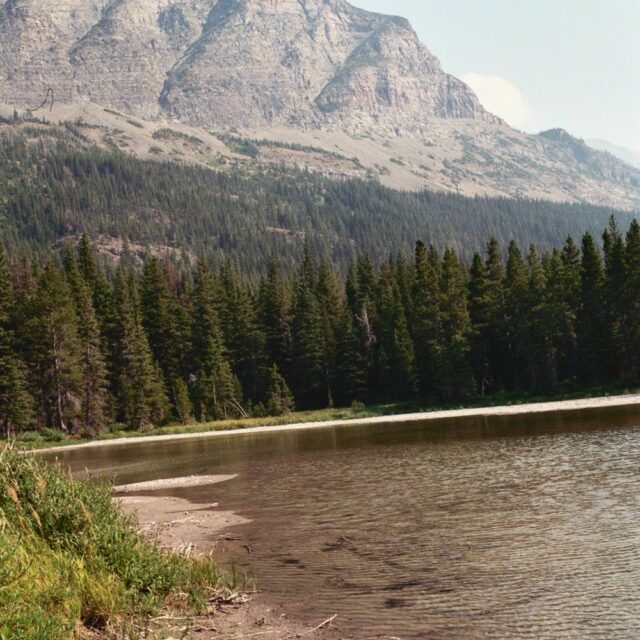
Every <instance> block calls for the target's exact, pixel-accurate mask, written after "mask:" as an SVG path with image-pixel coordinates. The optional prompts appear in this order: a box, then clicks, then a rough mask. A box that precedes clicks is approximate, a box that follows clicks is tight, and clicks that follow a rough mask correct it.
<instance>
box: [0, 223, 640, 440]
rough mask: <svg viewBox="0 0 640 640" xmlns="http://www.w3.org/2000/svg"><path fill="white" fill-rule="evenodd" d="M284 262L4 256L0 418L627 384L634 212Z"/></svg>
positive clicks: (214, 414)
mask: <svg viewBox="0 0 640 640" xmlns="http://www.w3.org/2000/svg"><path fill="white" fill-rule="evenodd" d="M290 271H291V275H286V274H285V270H284V269H283V265H282V264H280V263H279V261H278V259H276V258H275V257H272V258H271V259H270V260H269V261H268V265H267V266H266V268H264V269H263V270H262V271H261V272H260V274H259V277H258V278H253V277H251V278H250V277H248V276H246V275H240V274H239V273H238V272H237V271H236V270H235V269H234V268H233V267H232V266H231V263H230V262H228V263H226V264H224V265H223V266H222V267H220V268H216V269H212V268H211V267H209V266H207V265H206V264H205V262H200V263H199V264H197V265H196V266H194V267H191V268H187V267H178V266H176V264H175V263H174V262H172V261H171V260H161V259H159V258H157V257H150V258H149V259H147V260H146V262H145V263H144V265H143V266H142V268H138V267H137V266H136V264H135V262H134V261H133V260H132V259H131V257H130V256H129V255H127V254H126V253H125V255H123V256H122V258H121V260H120V263H119V266H118V267H117V270H115V271H114V272H112V273H105V272H104V271H103V270H102V269H101V268H100V267H99V263H98V261H97V259H96V255H95V253H94V251H93V249H92V245H91V242H90V241H89V239H88V238H87V237H86V236H84V237H83V238H82V239H81V240H80V242H79V243H77V244H76V245H69V246H67V247H66V248H65V250H64V251H63V253H62V255H61V256H60V255H59V254H58V253H56V254H52V255H51V257H50V258H49V259H47V260H43V261H41V262H36V261H30V259H29V258H28V257H20V256H14V257H11V258H9V257H7V255H6V254H5V252H4V251H2V252H1V253H0V429H2V431H3V432H4V434H5V435H6V434H9V433H15V432H18V431H20V430H26V429H32V428H34V427H48V428H52V429H56V430H60V431H63V432H68V433H77V434H81V435H85V436H88V437H90V436H94V435H96V434H98V433H100V432H101V431H102V430H103V429H105V428H107V427H108V426H109V425H112V424H114V423H123V424H126V425H127V426H128V427H129V428H131V429H144V428H146V427H148V426H150V425H157V424H162V423H165V422H178V421H179V422H184V423H186V422H189V421H191V420H198V421H213V420H219V419H224V418H228V417H237V416H245V415H258V416H260V415H263V416H264V415H279V414H283V413H287V412H290V411H292V410H293V409H294V408H296V409H315V408H323V407H328V406H350V405H352V404H353V403H374V402H375V403H379V402H396V401H405V400H413V401H416V400H419V401H420V402H423V403H425V404H428V403H433V404H442V403H452V402H462V401H465V400H469V399H472V398H476V397H482V396H490V395H494V394H497V393H500V392H504V391H508V392H522V393H524V392H536V393H538V392H539V393H553V392H557V391H558V390H560V389H563V390H566V389H580V388H588V387H592V386H594V385H602V384H606V385H615V384H620V385H636V384H638V383H639V382H640V225H639V224H638V223H637V222H635V221H634V222H632V223H631V225H630V226H629V227H628V229H626V228H625V229H623V230H622V229H619V228H618V227H617V225H616V222H615V220H614V219H613V218H612V219H611V221H610V222H609V225H608V227H607V229H606V230H605V231H604V234H603V236H602V242H600V238H597V239H596V238H594V237H592V236H591V235H590V234H588V233H587V234H585V235H584V237H583V238H582V240H581V243H580V246H578V245H577V244H576V243H574V241H573V240H571V238H569V239H567V240H566V242H565V243H564V245H563V246H561V247H558V248H555V249H551V250H547V251H541V250H539V249H537V248H536V247H535V246H533V245H532V246H531V247H529V248H528V249H526V250H525V251H523V250H522V249H521V248H520V247H519V246H518V245H517V244H516V243H515V242H511V243H510V244H509V245H508V246H506V247H505V246H501V245H500V243H499V242H497V241H496V240H494V239H490V240H489V241H488V243H487V244H486V249H485V251H484V252H483V253H482V254H481V253H476V254H475V255H473V256H472V258H471V260H464V259H461V257H460V256H459V255H457V253H456V252H455V251H453V250H451V249H447V250H445V251H443V252H440V251H438V250H437V249H436V248H435V247H433V246H427V245H425V244H424V243H423V242H422V241H418V242H417V243H416V244H415V251H414V253H413V255H406V254H403V253H397V254H394V255H393V256H392V257H390V258H388V259H386V260H384V261H382V262H376V261H375V260H374V259H372V257H371V256H370V255H369V254H368V253H360V254H358V255H357V256H356V257H355V258H354V259H353V260H351V261H350V262H349V263H348V266H347V268H346V273H345V275H341V272H340V271H338V270H337V269H336V268H335V265H334V264H331V263H330V262H329V261H328V260H327V259H326V258H325V257H323V255H317V254H315V253H314V252H313V250H312V249H311V248H310V246H309V244H308V243H307V244H305V246H304V251H303V257H302V259H301V260H300V262H299V263H298V264H297V266H296V268H295V269H292V270H290Z"/></svg>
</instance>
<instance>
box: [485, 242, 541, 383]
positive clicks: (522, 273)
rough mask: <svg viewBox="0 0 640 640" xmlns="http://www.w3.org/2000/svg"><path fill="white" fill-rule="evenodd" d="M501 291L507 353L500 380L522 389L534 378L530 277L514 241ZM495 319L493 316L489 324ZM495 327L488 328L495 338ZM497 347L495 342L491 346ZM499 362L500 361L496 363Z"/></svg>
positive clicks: (503, 341) (503, 342)
mask: <svg viewBox="0 0 640 640" xmlns="http://www.w3.org/2000/svg"><path fill="white" fill-rule="evenodd" d="M501 290H502V294H501V295H502V296H503V298H502V304H503V309H502V313H503V314H504V319H503V322H502V324H501V326H502V330H503V332H504V335H503V339H502V344H503V347H504V349H505V351H506V353H505V354H504V356H503V357H502V359H501V361H502V362H503V363H504V364H503V366H504V369H501V370H500V371H501V378H502V379H504V380H505V383H504V385H505V387H506V388H507V389H509V390H518V391H519V390H521V389H523V388H526V387H527V385H529V384H531V381H532V379H533V376H534V372H533V366H534V365H533V362H532V356H531V325H530V322H529V317H528V314H529V310H530V309H529V302H530V301H529V277H528V273H527V266H526V264H525V261H524V259H523V257H522V252H521V251H520V248H519V247H518V245H516V243H515V242H513V241H512V242H510V243H509V247H508V250H507V268H506V272H505V276H504V285H503V286H501ZM495 320H497V318H496V316H495V314H492V319H491V322H493V321H495ZM495 329H496V328H495V327H492V328H491V331H492V333H493V334H494V336H495ZM497 344H499V343H498V340H496V342H495V343H494V347H495V345H497ZM498 362H499V360H498Z"/></svg>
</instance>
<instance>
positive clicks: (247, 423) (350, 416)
mask: <svg viewBox="0 0 640 640" xmlns="http://www.w3.org/2000/svg"><path fill="white" fill-rule="evenodd" d="M638 391H639V390H636V389H633V390H632V389H627V388H620V387H593V388H591V389H588V390H582V391H575V390H570V391H566V392H560V393H556V394H553V395H543V394H523V393H518V394H514V393H511V394H510V393H502V394H496V395H494V396H487V397H482V398H476V399H474V400H469V401H467V402H464V403H455V404H430V403H427V402H425V403H421V402H417V401H416V402H404V403H395V404H377V405H368V406H364V407H350V408H342V409H340V408H338V409H335V408H333V409H321V410H318V411H298V412H294V413H290V414H287V415H283V416H275V417H261V418H243V419H233V420H222V421H218V422H207V423H203V422H194V423H191V424H186V425H183V424H172V425H165V426H160V427H154V428H151V429H147V430H145V431H134V430H130V429H126V428H123V427H122V425H119V426H118V425H116V426H114V427H112V428H111V429H109V430H107V431H105V432H103V433H102V434H101V435H99V436H98V437H97V438H95V439H96V440H113V439H121V438H139V437H142V436H145V437H148V436H154V435H155V436H166V435H181V434H197V433H210V432H214V431H233V430H237V429H249V428H251V427H264V426H281V425H288V424H305V423H313V422H325V421H326V422H330V421H334V420H359V419H363V418H374V417H378V416H391V415H400V414H404V413H420V412H424V413H431V412H434V411H443V410H450V409H474V408H478V407H496V406H502V405H518V404H527V403H531V402H553V401H562V400H577V399H582V398H595V397H604V396H616V395H627V394H630V393H637V392H638ZM81 442H82V440H80V439H78V438H75V437H69V436H65V435H64V434H62V433H60V432H57V431H53V430H50V429H47V430H45V431H39V432H36V431H32V432H27V433H22V434H19V435H18V437H17V438H16V443H17V444H18V445H19V446H20V447H21V448H24V449H43V448H49V447H64V446H66V445H67V446H68V445H74V444H79V443H81Z"/></svg>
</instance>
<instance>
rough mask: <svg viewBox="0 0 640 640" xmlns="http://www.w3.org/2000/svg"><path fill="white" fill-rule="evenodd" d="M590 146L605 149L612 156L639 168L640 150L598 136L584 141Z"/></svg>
mask: <svg viewBox="0 0 640 640" xmlns="http://www.w3.org/2000/svg"><path fill="white" fill-rule="evenodd" d="M586 142H587V144H588V145H589V146H590V147H593V148H594V149H598V150H600V151H606V152H608V153H610V154H611V155H612V156H615V157H616V158H618V159H620V160H623V161H624V162H626V163H627V164H630V165H631V166H633V167H635V168H636V169H640V151H635V150H634V149H627V147H620V146H618V145H617V144H613V143H612V142H609V141H608V140H600V139H598V138H590V139H589V140H587V141H586Z"/></svg>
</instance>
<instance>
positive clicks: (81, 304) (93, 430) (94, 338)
mask: <svg viewBox="0 0 640 640" xmlns="http://www.w3.org/2000/svg"><path fill="white" fill-rule="evenodd" d="M66 270H67V280H68V282H69V285H70V288H71V291H72V296H73V299H74V305H75V311H76V317H77V320H78V345H79V350H80V355H79V367H80V412H79V415H78V428H77V430H78V431H79V432H80V433H82V434H83V435H86V436H94V435H96V434H98V433H99V432H100V431H101V430H102V429H103V427H104V426H105V422H106V415H105V413H106V407H107V393H108V392H107V367H106V363H105V358H104V355H103V353H102V351H101V340H100V328H99V326H98V320H97V318H96V313H95V309H94V307H93V301H92V296H91V291H90V289H89V286H88V285H87V283H86V281H85V280H84V278H83V277H82V275H81V273H80V270H79V269H78V264H77V262H76V260H75V257H74V256H73V255H69V256H67V260H66Z"/></svg>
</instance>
